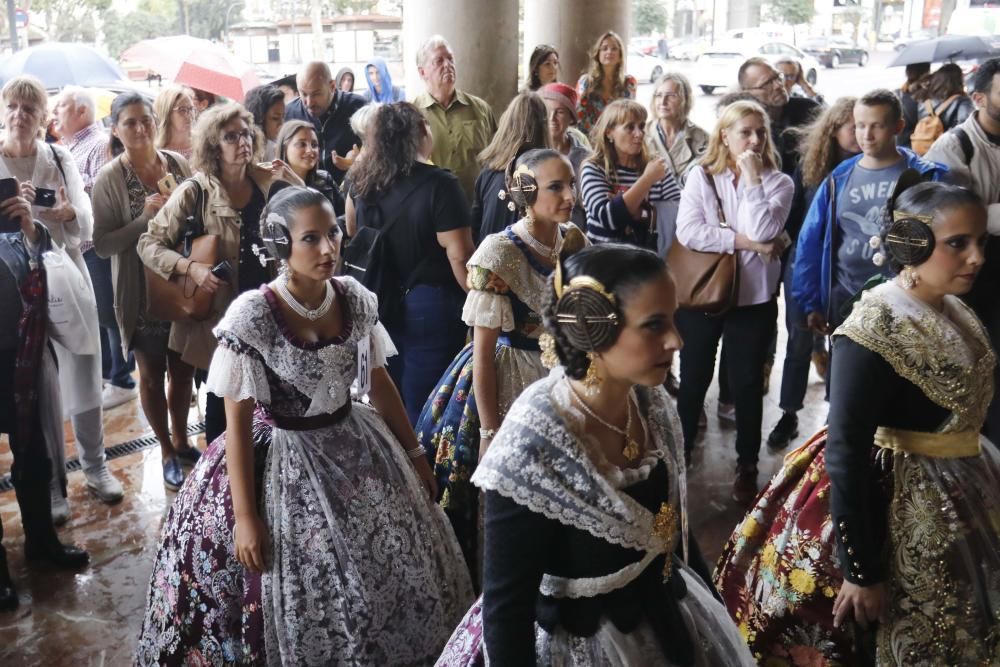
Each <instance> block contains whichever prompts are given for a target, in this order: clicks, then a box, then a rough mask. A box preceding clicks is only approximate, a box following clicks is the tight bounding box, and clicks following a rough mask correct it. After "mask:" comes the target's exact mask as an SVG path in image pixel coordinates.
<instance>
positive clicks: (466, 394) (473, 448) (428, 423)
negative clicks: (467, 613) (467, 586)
mask: <svg viewBox="0 0 1000 667" xmlns="http://www.w3.org/2000/svg"><path fill="white" fill-rule="evenodd" d="M472 346H473V344H472V343H469V344H468V345H466V346H465V347H464V348H463V349H462V351H461V352H459V353H458V356H456V357H455V360H454V361H452V362H451V365H450V366H448V370H446V371H445V373H444V375H443V376H442V377H441V380H440V381H439V382H438V383H437V386H436V387H435V388H434V391H433V392H432V393H431V396H430V398H429V399H428V400H427V403H426V404H425V405H424V409H423V410H422V411H421V413H420V418H419V419H418V420H417V426H416V429H415V430H416V432H417V439H418V440H419V441H420V444H422V445H423V446H424V449H426V450H427V456H428V457H429V458H430V460H431V467H432V468H433V469H434V473H435V476H436V477H437V482H438V489H439V491H438V493H439V494H440V498H439V502H440V504H441V507H443V508H444V511H445V514H447V515H448V519H449V520H450V521H451V524H452V527H453V528H454V529H455V535H456V536H457V537H458V542H459V544H460V545H461V547H462V553H463V554H464V556H465V560H466V563H467V564H468V566H469V570H470V571H471V572H473V573H477V572H478V571H479V561H480V558H479V556H478V554H479V551H480V540H479V490H478V489H477V488H476V487H475V486H473V484H472V483H471V482H470V481H469V480H470V478H471V477H472V473H474V472H475V470H476V464H477V463H478V462H479V426H480V424H479V412H478V410H477V409H476V397H475V393H474V391H473V386H472ZM546 373H547V371H546V370H545V367H544V366H542V363H541V358H540V355H539V353H538V352H534V351H531V350H521V349H517V348H514V347H510V346H509V345H505V344H504V343H503V342H498V343H497V356H496V377H497V407H498V408H499V411H500V418H501V419H503V416H504V415H505V414H507V410H509V409H510V406H511V404H512V403H513V402H514V400H515V399H516V398H517V397H518V396H520V394H521V392H522V391H524V389H525V388H526V387H527V386H528V385H530V384H531V383H533V382H535V381H536V380H539V379H541V378H542V377H544V376H545V375H546ZM474 578H475V579H477V580H478V577H474Z"/></svg>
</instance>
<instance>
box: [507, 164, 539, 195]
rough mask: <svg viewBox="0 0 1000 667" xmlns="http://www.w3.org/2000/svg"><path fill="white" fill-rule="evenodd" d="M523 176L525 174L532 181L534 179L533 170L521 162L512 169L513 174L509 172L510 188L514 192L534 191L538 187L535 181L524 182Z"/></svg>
mask: <svg viewBox="0 0 1000 667" xmlns="http://www.w3.org/2000/svg"><path fill="white" fill-rule="evenodd" d="M525 176H527V177H528V178H530V179H532V181H534V179H535V172H533V171H532V170H531V169H529V168H528V167H527V166H526V165H523V164H522V165H521V166H520V167H518V168H517V169H515V170H514V173H513V174H511V177H510V180H511V184H510V189H511V190H514V191H515V192H522V193H523V192H534V191H535V190H537V189H538V185H537V184H536V183H525V182H524V177H525Z"/></svg>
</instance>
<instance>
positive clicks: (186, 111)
mask: <svg viewBox="0 0 1000 667" xmlns="http://www.w3.org/2000/svg"><path fill="white" fill-rule="evenodd" d="M174 111H175V112H176V113H179V114H181V115H182V116H193V115H194V107H174Z"/></svg>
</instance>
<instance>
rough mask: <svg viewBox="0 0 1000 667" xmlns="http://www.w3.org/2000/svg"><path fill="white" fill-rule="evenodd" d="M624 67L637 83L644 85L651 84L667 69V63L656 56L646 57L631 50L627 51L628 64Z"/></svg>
mask: <svg viewBox="0 0 1000 667" xmlns="http://www.w3.org/2000/svg"><path fill="white" fill-rule="evenodd" d="M626 65H627V71H628V73H629V74H631V75H632V76H634V77H635V80H636V81H637V82H639V83H646V82H647V81H648V82H649V83H653V82H654V81H656V80H657V79H658V78H660V75H661V74H663V71H664V70H665V69H667V63H665V62H663V61H662V60H660V59H659V58H657V57H656V56H647V55H646V54H645V53H640V52H638V51H634V50H633V49H631V48H630V49H629V50H628V62H627V63H626Z"/></svg>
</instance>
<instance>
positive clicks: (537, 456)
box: [472, 367, 687, 557]
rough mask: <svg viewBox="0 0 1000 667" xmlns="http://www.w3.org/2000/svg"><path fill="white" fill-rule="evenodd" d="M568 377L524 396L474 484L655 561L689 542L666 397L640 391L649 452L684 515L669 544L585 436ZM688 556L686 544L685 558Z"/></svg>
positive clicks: (679, 456)
mask: <svg viewBox="0 0 1000 667" xmlns="http://www.w3.org/2000/svg"><path fill="white" fill-rule="evenodd" d="M564 377H565V373H564V371H563V369H562V368H561V367H557V368H555V369H553V371H552V373H551V374H550V375H549V376H548V377H547V378H544V379H542V380H539V381H538V382H536V383H535V384H533V385H531V386H530V387H529V388H528V389H527V390H525V392H524V393H523V394H521V396H520V397H519V398H518V399H517V401H516V402H515V403H514V405H513V406H512V407H511V410H510V412H509V413H508V414H507V417H506V418H505V419H504V422H503V425H502V426H501V428H500V430H499V432H498V433H497V436H496V438H495V439H494V440H493V443H492V444H491V445H490V448H489V450H488V451H487V453H486V456H484V457H483V460H482V461H480V462H479V465H478V467H477V468H476V472H475V474H474V475H473V476H472V481H473V483H475V484H476V485H477V486H479V487H480V488H482V489H487V490H491V491H496V492H497V493H500V494H501V495H503V496H506V497H508V498H510V499H511V500H513V501H514V502H516V503H518V504H519V505H523V506H524V507H527V508H528V509H530V510H531V511H533V512H537V513H538V514H541V515H543V516H545V517H548V518H549V519H553V520H555V521H558V522H559V523H561V524H563V525H566V526H571V527H573V528H578V529H580V530H584V531H586V532H588V533H590V534H591V535H593V536H594V537H597V538H599V539H602V540H605V541H607V542H610V543H612V544H616V545H620V546H622V547H626V548H630V549H637V550H640V551H647V552H652V553H654V554H660V553H664V552H669V551H671V550H672V549H673V548H674V545H675V544H676V542H677V538H678V537H680V536H681V535H684V536H686V534H687V503H686V498H685V496H686V484H685V477H684V447H683V442H682V440H681V435H680V433H681V430H680V424H679V422H678V418H677V412H676V410H675V408H674V407H673V405H672V404H671V403H670V401H669V400H668V399H667V396H666V392H665V391H664V390H663V389H662V388H661V387H657V388H655V389H647V388H643V387H639V388H637V389H636V392H637V395H638V398H639V410H640V414H642V415H644V417H645V420H646V426H647V430H648V432H649V434H650V450H651V452H653V453H654V454H655V455H656V456H658V457H661V458H662V459H663V460H664V462H665V463H666V465H667V470H668V474H669V478H670V480H671V484H670V504H671V505H672V506H673V507H675V508H676V507H679V508H680V515H681V522H680V524H681V526H680V530H679V531H677V532H675V534H674V535H673V536H672V537H671V538H670V540H669V541H666V540H664V539H663V538H661V537H659V536H658V535H657V534H656V533H655V531H654V521H655V514H654V513H652V512H650V511H649V510H647V509H646V508H645V507H643V506H642V505H640V504H639V503H638V502H636V501H635V500H634V499H632V498H631V497H630V496H629V495H628V494H626V493H625V492H624V491H622V490H620V489H619V488H617V485H616V483H615V481H616V480H615V477H616V475H615V474H614V472H615V470H613V469H614V466H611V465H610V464H608V463H607V462H606V460H604V457H603V456H602V455H601V454H600V453H599V448H598V445H597V443H596V441H595V440H594V438H593V436H590V435H587V433H586V431H585V423H586V417H585V415H584V414H583V412H581V411H580V410H579V409H578V408H577V407H576V406H575V405H574V404H573V402H572V399H571V397H570V390H569V387H568V385H567V384H566V383H565V382H564V381H563V378H564ZM646 467H647V469H646V474H648V466H646ZM619 481H620V480H619ZM686 551H687V549H686V540H685V557H686Z"/></svg>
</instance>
